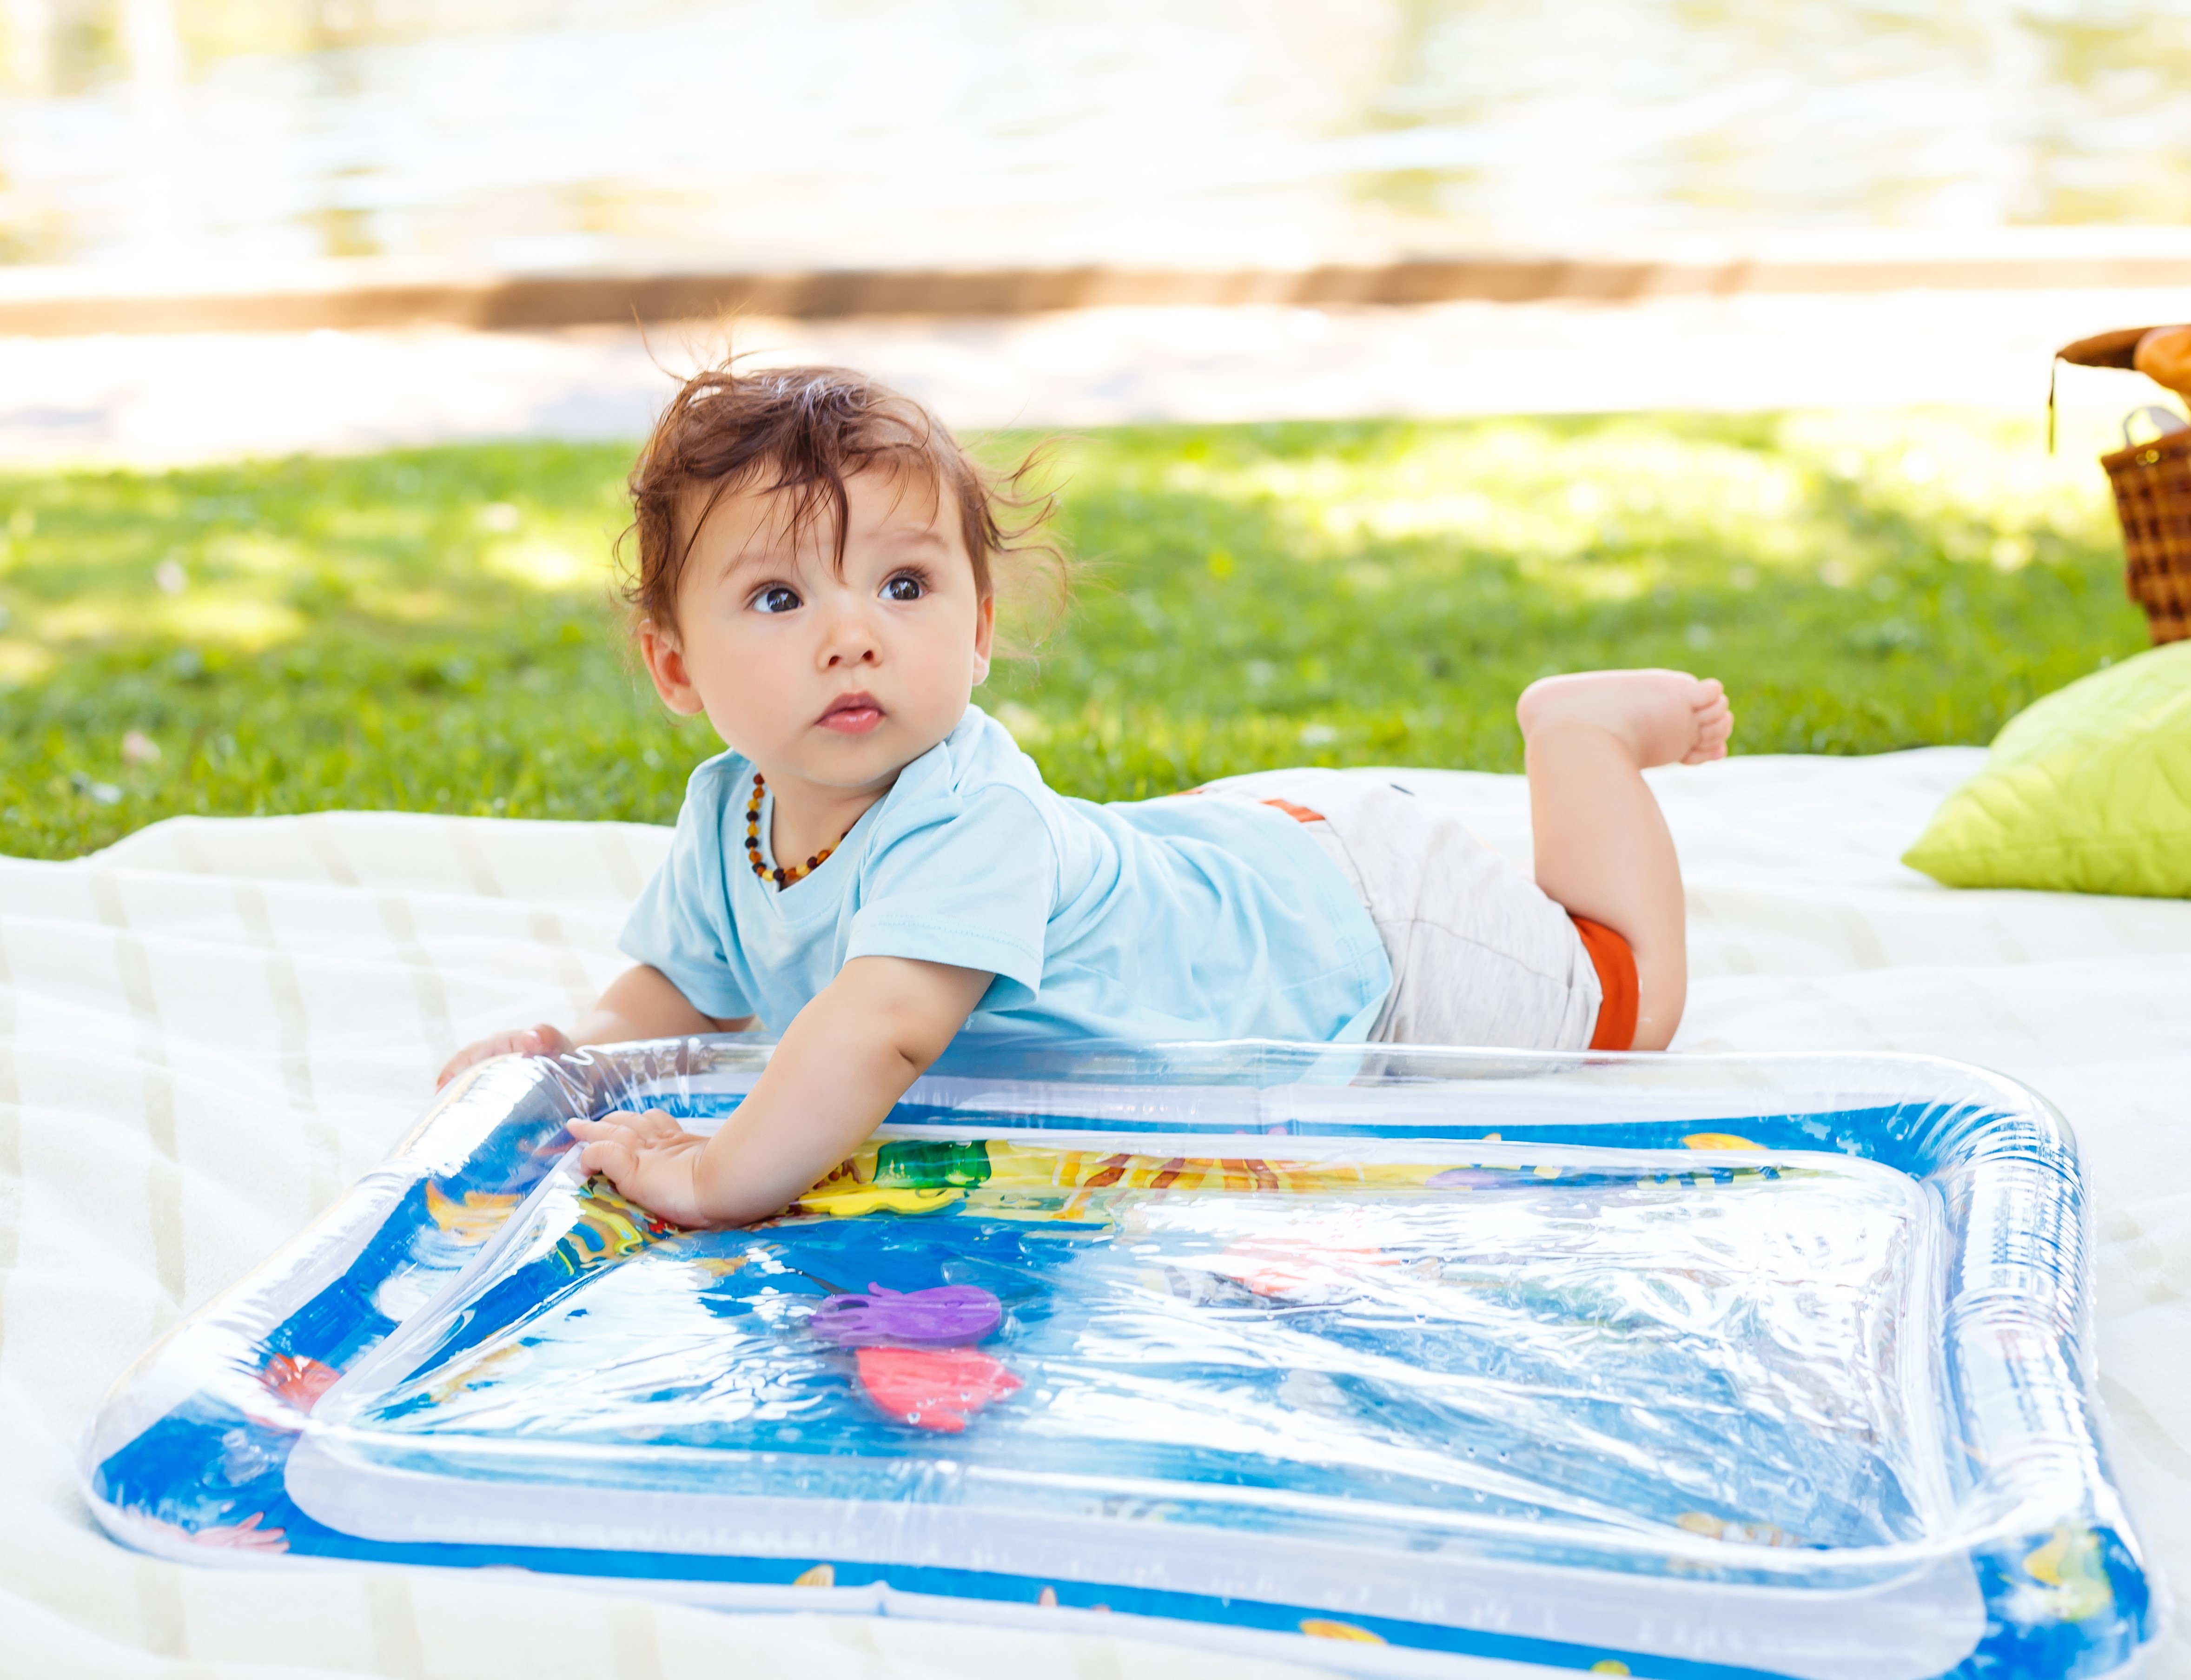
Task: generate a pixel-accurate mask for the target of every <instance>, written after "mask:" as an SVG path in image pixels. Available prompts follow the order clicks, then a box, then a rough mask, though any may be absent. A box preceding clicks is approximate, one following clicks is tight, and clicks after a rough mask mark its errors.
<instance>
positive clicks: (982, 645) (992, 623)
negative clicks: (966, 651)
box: [974, 594, 997, 687]
mask: <svg viewBox="0 0 2191 1680" xmlns="http://www.w3.org/2000/svg"><path fill="white" fill-rule="evenodd" d="M996 641H997V597H996V596H995V595H993V594H992V595H983V596H982V604H981V605H980V606H979V607H976V608H975V609H974V682H975V686H976V687H978V686H981V685H982V683H985V682H987V681H988V680H989V652H990V650H991V649H992V648H993V647H994V646H996Z"/></svg>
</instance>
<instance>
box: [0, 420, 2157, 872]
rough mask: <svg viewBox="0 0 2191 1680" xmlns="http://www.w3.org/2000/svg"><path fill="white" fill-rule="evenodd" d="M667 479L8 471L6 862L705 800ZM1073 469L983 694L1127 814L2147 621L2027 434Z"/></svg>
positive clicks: (482, 451)
mask: <svg viewBox="0 0 2191 1680" xmlns="http://www.w3.org/2000/svg"><path fill="white" fill-rule="evenodd" d="M1026 441H1027V440H1025V439H1010V438H1005V439H997V440H992V441H991V442H992V445H993V447H996V448H999V449H1002V450H1004V451H1007V452H1009V451H1010V449H1012V448H1014V447H1017V446H1018V445H1021V444H1023V443H1024V442H1026ZM628 461H629V451H627V450H625V449H623V448H620V447H573V446H566V445H557V444H528V445H512V446H500V447H467V448H449V449H433V450H419V451H410V452H404V453H393V454H386V455H379V456H372V457H366V458H355V459H341V460H319V459H297V460H289V461H279V462H273V463H265V464H246V465H239V466H232V467H219V468H209V469H202V470H189V471H179V472H173V473H163V474H124V473H81V474H63V475H53V476H13V477H5V478H0V610H4V612H5V613H6V615H7V617H6V622H5V624H4V625H0V754H4V761H0V851H6V852H9V853H14V854H18V855H27V856H34V857H69V856H73V855H77V854H79V853H82V852H84V851H89V850H92V849H94V848H95V847H98V846H104V845H105V844H107V843H108V842H110V841H111V840H115V839H116V838H117V837H118V836H120V835H122V834H125V833H127V832H128V831H129V830H131V829H135V828H138V827H139V826H141V825H143V824H144V823H150V822H153V821H155V820H157V819H158V818H160V817H167V816H170V815H174V814H175V813H178V812H214V813H233V814H242V813H257V812H291V811H314V810H321V809H326V808H328V807H333V806H367V807H398V808H403V809H408V810H423V811H451V812H481V813H493V814H499V815H508V816H514V817H515V816H522V817H628V818H637V819H641V820H646V821H653V822H666V821H669V819H670V818H671V817H673V815H674V812H675V810H676V807H677V802H678V799H679V795H680V791H681V789H682V787H683V783H684V778H685V776H686V772H687V770H688V769H689V768H690V766H691V765H692V764H693V763H695V762H697V760H699V759H701V758H703V757H705V756H706V755H708V754H709V753H710V752H712V751H714V750H715V743H714V738H713V737H712V735H711V734H709V732H707V731H706V729H705V726H704V725H697V726H696V725H691V724H686V725H678V724H675V723H673V722H672V721H670V720H669V719H668V718H667V717H665V716H664V715H662V713H661V712H660V709H659V708H658V707H657V706H656V705H655V704H654V703H653V702H652V697H651V694H649V693H648V692H646V691H645V689H644V686H643V684H642V683H641V681H640V680H638V679H637V678H636V676H635V674H634V672H633V669H632V668H631V666H630V664H629V661H628V659H627V658H626V657H625V654H624V652H623V646H622V642H621V637H620V631H619V623H620V620H619V618H618V617H617V611H616V609H615V607H613V604H612V599H611V596H610V594H609V589H608V572H607V559H606V556H607V550H608V544H609V540H610V538H611V537H612V535H613V533H614V532H616V531H617V529H618V528H619V527H620V526H621V524H622V522H623V515H622V510H621V506H620V500H619V486H620V484H621V481H622V477H623V472H624V470H625V468H626V466H627V464H628ZM1057 469H1058V470H1057V476H1058V479H1059V481H1060V482H1061V484H1062V487H1063V492H1064V504H1063V505H1064V514H1063V519H1062V528H1063V534H1064V535H1065V537H1066V538H1067V541H1068V542H1069V544H1071V546H1072V547H1073V550H1075V552H1076V553H1078V555H1080V556H1081V557H1082V559H1083V560H1084V561H1086V562H1087V563H1088V572H1087V575H1086V576H1085V577H1084V579H1083V582H1082V584H1081V587H1080V589H1079V593H1078V598H1077V600H1076V601H1075V603H1074V607H1073V612H1072V614H1071V617H1070V618H1069V620H1068V622H1067V625H1066V627H1065V628H1064V629H1062V630H1061V632H1059V633H1058V634H1057V635H1055V636H1054V637H1053V638H1052V639H1051V641H1050V643H1049V644H1048V646H1046V647H1045V648H1044V651H1043V652H1042V655H1041V657H1040V658H1039V659H1038V660H1036V661H1033V662H1030V663H1023V664H1017V665H1013V666H1010V667H1007V668H1005V669H1002V670H1001V671H1000V673H999V675H998V676H997V677H996V678H995V679H993V681H992V682H991V683H990V685H989V686H988V688H987V690H985V691H983V692H982V696H981V697H980V698H982V700H983V702H984V703H985V704H987V705H988V706H989V707H990V709H992V710H993V711H996V712H998V713H999V714H1000V715H1002V716H1003V717H1004V719H1005V720H1007V722H1009V723H1010V726H1011V727H1012V728H1013V729H1014V731H1015V732H1016V733H1018V734H1019V736H1020V737H1021V738H1022V741H1023V742H1024V743H1027V746H1028V748H1029V749H1030V750H1032V751H1033V752H1034V753H1035V755H1037V756H1038V757H1039V759H1040V760H1042V763H1043V766H1044V771H1045V772H1046V773H1047V774H1048V775H1049V777H1050V780H1051V782H1052V783H1053V784H1054V785H1056V787H1058V788H1060V789H1063V790H1065V791H1067V792H1071V793H1076V794H1086V795H1088V796H1090V797H1093V798H1111V799H1119V798H1135V797H1140V796H1145V795H1152V794H1161V793H1164V792H1168V791H1169V790H1171V789H1176V788H1181V787H1185V786H1190V785H1192V783H1196V782H1198V781H1200V780H1203V779H1205V778H1207V777H1211V776H1216V775H1221V774H1224V773H1226V772H1233V771H1240V770H1247V769H1252V768H1257V767H1261V766H1270V765H1280V764H1289V763H1322V764H1348V763H1380V762H1381V763H1399V762H1405V763H1411V764H1438V765H1458V766H1477V767H1482V768H1488V769H1500V770H1511V769H1515V768H1517V767H1518V764H1519V756H1520V743H1519V740H1518V737H1517V736H1516V734H1515V732H1514V727H1513V722H1512V709H1513V700H1514V696H1515V694H1516V693H1517V692H1518V691H1519V690H1520V689H1521V687H1522V686H1523V685H1524V684H1525V683H1527V682H1528V681H1530V680H1531V679H1532V678H1534V677H1535V676H1537V675H1541V674H1544V673H1546V672H1551V671H1556V670H1574V669H1588V668H1590V667H1592V666H1600V665H1610V664H1678V665H1682V666H1684V667H1687V668H1688V669H1695V670H1699V671H1709V672H1712V673H1716V674H1717V675H1720V676H1722V677H1723V678H1724V679H1726V681H1727V685H1728V686H1729V688H1730V689H1731V690H1732V691H1733V694H1734V697H1735V703H1736V707H1737V710H1738V713H1739V727H1738V730H1737V734H1736V742H1735V744H1736V748H1737V749H1738V750H1739V751H1744V752H1830V753H1866V752H1879V751H1884V750H1887V749H1893V748H1898V747H1906V746H1913V745H1918V744H1921V743H1942V742H1978V743H1983V742H1984V741H1986V740H1988V739H1989V738H1990V737H1991V736H1992V734H1993V732H1994V731H1995V729H1996V728H1997V727H1998V726H2000V723H2001V722H2002V720H2004V719H2006V717H2008V716H2009V715H2011V714H2012V713H2013V712H2015V711H2016V710H2017V709H2018V708H2019V707H2021V706H2023V704H2025V703H2027V702H2028V701H2029V700H2030V699H2032V698H2034V697H2035V696H2037V695H2039V694H2041V693H2044V692H2047V691H2048V690H2050V689H2052V688H2055V687H2058V686H2060V685H2062V684H2063V683H2064V682H2067V681H2070V680H2071V679H2073V678H2074V677H2077V676H2079V675H2083V674H2084V673H2085V672H2086V671H2089V670H2091V669H2094V668H2095V667H2096V666H2097V665H2099V664H2100V663H2103V661H2105V660H2107V659H2109V658H2122V657H2124V656H2126V655H2127V654H2130V653H2131V652H2135V651H2137V649H2138V648H2139V647H2141V646H2143V645H2144V641H2145V635H2144V627H2143V619H2142V618H2141V617H2140V615H2139V614H2138V612H2137V610H2136V609H2135V608H2133V607H2131V606H2129V605H2128V604H2127V603H2126V601H2124V599H2123V595H2122V588H2121V581H2120V566H2121V556H2120V548H2119V545H2118V543H2117V538H2116V536H2115V533H2114V526H2113V522H2112V515H2111V514H2110V512H2109V510H2108V507H2107V504H2106V500H2105V494H2106V493H2105V487H2104V483H2103V481H2102V480H2101V478H2100V476H2099V474H2098V472H2097V469H2096V468H2094V467H2093V465H2092V464H2091V461H2090V460H2089V458H2086V455H2085V453H2083V452H2081V451H2079V452H2075V453H2071V452H2067V451H2065V453H2064V454H2063V456H2062V457H2060V458H2054V459H2051V460H2050V459H2049V458H2047V457H2046V455H2045V454H2044V453H2043V451H2042V450H2041V448H2040V439H2039V435H2038V429H2037V427H2036V426H2035V425H2024V424H2012V423H2008V422H2005V421H2001V420H1999V419H1994V418H1991V417H1987V416H1979V415H1972V414H1965V413H1894V414H1887V415H1869V416H1865V415H1827V414H1801V413H1799V414H1789V415H1781V416H1766V417H1745V418H1705V417H1688V416H1646V417H1630V418H1616V419H1574V420H1566V419H1532V420H1484V421H1471V422H1453V423H1444V424H1404V423H1397V422H1392V423H1386V422H1379V423H1363V424H1290V425H1255V426H1240V427H1147V428H1134V429H1127V430H1116V431H1108V432H1103V433H1100V434H1096V435H1094V436H1088V437H1085V438H1081V439H1078V440H1073V441H1070V442H1069V443H1068V444H1067V446H1066V447H1064V448H1063V449H1062V451H1061V453H1060V455H1059V457H1058V462H1057ZM163 577H164V579H165V583H166V585H167V587H166V588H162V584H161V579H162V578H163ZM137 737H141V739H139V738H137ZM125 743H133V744H134V751H132V750H129V749H128V748H126V747H125ZM146 743H149V744H150V746H151V747H152V748H154V749H157V757H153V756H151V755H150V754H149V753H147V752H146V751H145V745H146Z"/></svg>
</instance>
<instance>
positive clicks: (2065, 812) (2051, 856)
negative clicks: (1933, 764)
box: [1902, 641, 2191, 898]
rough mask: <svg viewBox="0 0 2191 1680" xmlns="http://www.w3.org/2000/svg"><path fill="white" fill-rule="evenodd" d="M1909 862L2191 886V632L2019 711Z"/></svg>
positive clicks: (2016, 881) (2173, 893)
mask: <svg viewBox="0 0 2191 1680" xmlns="http://www.w3.org/2000/svg"><path fill="white" fill-rule="evenodd" d="M1902 861H1903V862H1904V863H1907V864H1909V867H1910V868H1913V869H1922V870H1923V871H1924V872H1925V873H1926V874H1928V875H1930V876H1932V879H1933V880H1937V881H1941V882H1943V883H1945V884H1946V885H1947V886H2029V887H2040V888H2042V889H2047V890H2051V891H2059V892H2124V893H2135V894H2137V895H2139V896H2141V897H2148V898H2191V641H2178V642H2171V643H2170V644H2169V645H2168V646H2165V647H2156V648H2154V650H2153V651H2152V652H2149V653H2141V654H2139V655H2138V656H2137V658H2134V659H2126V660H2124V661H2123V663H2121V664H2120V665H2114V666H2111V667H2110V668H2108V669H2106V670H2103V671H2098V672H2096V673H2094V674H2093V675H2091V676H2088V677H2085V678H2083V679H2081V680H2080V681H2076V682H2073V683H2071V684H2070V685H2069V686H2068V687H2067V688H2064V689H2062V690H2060V691H2058V692H2056V693H2052V694H2050V695H2048V696H2047V697H2046V698H2045V699H2043V700H2040V701H2039V702H2037V703H2034V704H2033V705H2031V706H2029V707H2028V708H2027V709H2024V710H2023V711H2021V712H2019V713H2017V715H2016V716H2014V717H2012V718H2011V719H2010V720H2008V724H2007V726H2006V727H2005V728H2004V729H2003V730H2002V731H2001V732H2000V734H1999V735H1997V736H1995V737H1994V743H1993V750H1992V751H1991V752H1990V753H1989V754H1988V755H1987V757H1986V761H1985V767H1984V768H1983V769H1982V770H1981V771H1979V772H1978V774H1977V775H1976V776H1974V777H1972V778H1971V779H1970V780H1969V781H1968V782H1966V783H1964V784H1963V785H1962V786H1961V787H1960V788H1958V789H1955V792H1954V793H1952V794H1949V795H1948V797H1947V800H1945V802H1943V804H1942V805H1941V806H1940V808H1939V810H1938V811H1937V812H1934V813H1933V815H1932V825H1931V826H1930V827H1929V828H1927V829H1926V830H1925V834H1924V838H1923V839H1921V840H1919V841H1918V842H1917V844H1916V845H1915V846H1911V847H1910V848H1909V851H1905V852H1904V853H1903V854H1902Z"/></svg>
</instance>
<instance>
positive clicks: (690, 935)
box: [617, 787, 754, 1021]
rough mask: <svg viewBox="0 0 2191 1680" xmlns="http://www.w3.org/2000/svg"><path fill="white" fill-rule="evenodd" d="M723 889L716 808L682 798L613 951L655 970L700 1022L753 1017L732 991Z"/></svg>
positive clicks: (690, 796)
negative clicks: (663, 852) (664, 849)
mask: <svg viewBox="0 0 2191 1680" xmlns="http://www.w3.org/2000/svg"><path fill="white" fill-rule="evenodd" d="M735 937H736V935H735V934H734V933H733V931H732V930H731V915H730V904H729V903H728V901H727V899H726V896H725V887H724V881H723V822H722V810H721V806H720V802H719V801H718V800H712V799H709V798H706V797H704V796H703V794H702V793H701V790H700V789H698V788H697V787H696V788H692V789H688V790H687V791H686V796H685V806H684V809H683V810H681V811H680V812H678V813H677V830H676V833H675V834H674V835H672V836H671V838H670V841H669V856H668V857H665V858H663V860H662V867H661V868H658V869H657V870H656V871H655V872H654V879H653V880H651V881H649V882H647V884H646V889H645V890H644V891H641V892H640V895H639V902H638V903H635V904H634V905H633V906H632V907H631V914H630V915H629V917H627V918H626V919H625V920H624V925H623V936H622V937H620V938H618V939H617V949H618V950H620V951H622V952H623V954H625V955H626V956H628V957H631V958H634V959H635V960H637V961H640V962H643V963H646V964H649V965H652V966H653V967H655V968H657V969H660V970H661V971H662V972H663V974H664V975H666V976H667V977H669V983H670V984H671V985H673V986H674V987H675V988H677V989H678V990H679V991H680V992H682V993H683V994H685V998H686V1001H687V1002H688V1003H690V1004H691V1005H692V1007H693V1008H695V1009H697V1010H698V1011H700V1013H701V1014H703V1015H711V1016H713V1017H715V1018H716V1019H717V1020H718V1021H734V1020H737V1019H739V1018H741V1017H745V1016H748V1015H751V1014H753V1013H754V1004H753V1001H752V999H749V998H748V997H747V996H746V994H745V993H744V992H743V990H742V989H741V988H740V987H739V985H738V982H737V972H736V971H735V969H734V968H733V965H732V963H731V955H732V954H731V951H730V950H729V949H728V945H729V943H730V942H731V940H732V939H734V938H735Z"/></svg>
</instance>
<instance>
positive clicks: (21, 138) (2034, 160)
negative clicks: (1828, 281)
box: [0, 0, 2191, 271]
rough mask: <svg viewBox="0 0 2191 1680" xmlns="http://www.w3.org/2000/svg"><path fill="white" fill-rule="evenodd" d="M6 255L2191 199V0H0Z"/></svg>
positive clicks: (742, 244) (532, 259)
mask: <svg viewBox="0 0 2191 1680" xmlns="http://www.w3.org/2000/svg"><path fill="white" fill-rule="evenodd" d="M0 31H4V39H3V40H0V87H4V98H0V262H5V263H12V264H49V263H66V264H84V265H145V264H151V263H157V264H158V265H161V266H162V267H163V268H165V269H167V270H168V271H175V270H176V269H178V268H187V267H195V266H204V267H207V268H213V269H231V268H234V267H236V266H238V265H255V264H259V263H265V262H287V261H293V260H299V259H316V258H323V257H344V256H361V255H379V256H396V257H425V258H433V259H453V260H459V261H466V262H474V263H477V264H480V265H486V266H490V267H493V268H498V269H503V270H517V271H524V270H532V269H550V268H557V269H560V268H569V267H573V266H592V265H615V266H627V265H629V266H669V267H674V266H689V265H737V266H741V267H789V268H799V267H828V266H837V265H862V266H902V265H942V266H952V267H986V266H998V265H1047V264H1067V263H1080V262H1102V263H1109V264H1114V265H1115V264H1135V263H1140V264H1177V265H1204V264H1253V265H1296V264H1304V263H1312V262H1316V261H1320V260H1330V259H1346V260H1349V261H1363V260H1371V261H1374V260H1379V259H1386V258H1392V257H1403V256H1416V255H1425V254H1439V253H1449V252H1457V251H1481V250H1484V249H1486V248H1505V247H1536V248H1568V249H1574V248H1602V247H1607V246H1611V245H1617V244H1619V242H1624V241H1635V240H1655V241H1661V242H1663V241H1665V240H1667V239H1680V238H1683V237H1689V238H1698V239H1705V240H1709V239H1711V238H1713V237H1717V236H1732V235H1736V234H1742V233H1749V232H1754V231H1756V230H1759V229H1772V230H1784V231H1796V232H1799V233H1800V232H1801V231H1814V232H1816V233H1818V234H1820V235H1822V236H1839V235H1845V234H1847V233H1848V232H1849V231H1853V230H1858V229H1868V230H1878V229H1904V230H1926V231H1932V232H1935V233H1938V232H1939V231H1970V232H1971V233H1972V234H1973V235H1976V234H1978V233H1979V232H1981V231H1986V230H1995V229H2002V228H2012V227H2016V226H2018V225H2032V224H2056V225H2059V224H2095V223H2097V224H2114V225H2154V224H2170V223H2182V222H2184V221H2186V220H2191V0H2157V3H2144V4H2126V3H2119V0H2099V3H2079V0H2037V3H2019V0H1902V3H1897V0H1773V3H1770V4H1763V5H1760V4H1754V3H1753V4H1741V3H1737V0H1535V3H1532V4H1529V5H1515V4H1513V3H1511V0H1103V3H1101V4H1097V3H1093V0H932V3H930V4H928V5H925V6H919V7H914V6H908V5H891V4H885V3H879V0H805V3H802V4H800V5H797V6H785V5H782V4H778V3H771V0H0Z"/></svg>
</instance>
